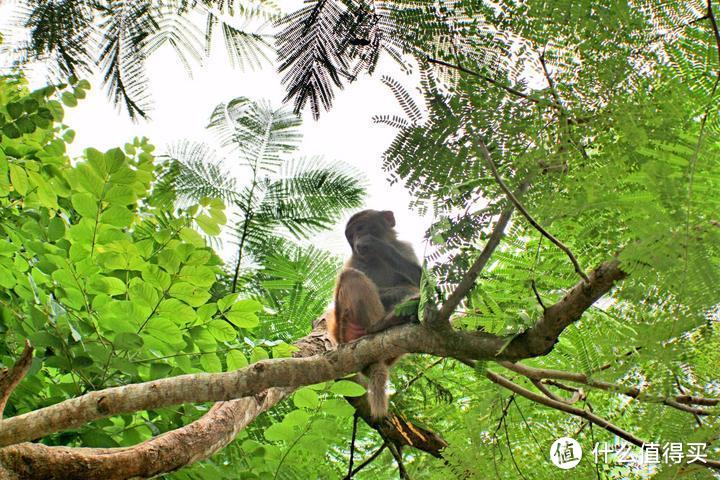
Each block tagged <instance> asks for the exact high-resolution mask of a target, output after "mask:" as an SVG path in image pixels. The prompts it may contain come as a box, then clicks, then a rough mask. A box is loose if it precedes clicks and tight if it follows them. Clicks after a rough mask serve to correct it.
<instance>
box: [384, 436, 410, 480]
mask: <svg viewBox="0 0 720 480" xmlns="http://www.w3.org/2000/svg"><path fill="white" fill-rule="evenodd" d="M388 449H390V453H392V456H393V457H395V462H396V463H397V466H398V473H400V478H401V479H402V480H410V475H408V472H407V470H405V465H404V464H403V459H402V452H401V451H400V448H399V447H397V446H396V445H395V444H393V443H388Z"/></svg>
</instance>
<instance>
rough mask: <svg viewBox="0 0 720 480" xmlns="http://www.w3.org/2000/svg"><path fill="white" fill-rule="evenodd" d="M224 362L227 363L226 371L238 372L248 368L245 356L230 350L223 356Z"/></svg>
mask: <svg viewBox="0 0 720 480" xmlns="http://www.w3.org/2000/svg"><path fill="white" fill-rule="evenodd" d="M225 361H226V362H227V369H228V371H233V370H239V369H241V368H244V367H247V366H248V361H247V358H245V355H243V354H242V352H239V351H237V350H230V351H229V352H228V353H227V355H226V356H225Z"/></svg>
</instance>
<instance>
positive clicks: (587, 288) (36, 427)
mask: <svg viewBox="0 0 720 480" xmlns="http://www.w3.org/2000/svg"><path fill="white" fill-rule="evenodd" d="M624 276H625V273H624V272H622V270H620V268H619V262H618V261H617V260H613V261H610V262H605V263H604V264H602V265H601V266H600V267H599V268H598V269H597V270H595V271H593V272H592V273H591V275H590V277H589V283H588V284H584V283H580V284H578V285H576V286H575V287H573V288H572V289H571V290H570V291H569V292H568V293H567V294H566V295H565V297H564V298H563V299H562V300H560V301H559V302H557V303H556V304H554V305H552V306H550V307H548V309H547V311H546V312H545V314H544V315H543V318H542V319H541V320H539V321H538V322H537V323H536V324H535V325H534V326H533V327H531V328H530V329H528V330H527V331H525V332H523V333H522V334H520V335H517V336H515V337H511V338H510V339H508V338H503V337H498V336H496V335H492V334H488V333H484V332H460V331H451V332H436V331H433V330H432V329H430V328H428V327H427V326H426V325H418V324H408V325H402V326H399V327H394V328H391V329H388V330H385V331H383V332H380V333H378V334H376V335H370V336H366V337H363V338H361V339H359V340H358V341H355V342H352V343H349V344H344V345H341V346H339V347H338V348H337V349H335V350H331V351H328V352H325V353H322V354H316V355H313V356H312V357H307V358H280V359H273V360H264V361H261V362H258V363H255V364H252V365H250V366H248V367H245V368H243V369H240V370H237V371H234V372H226V373H216V374H193V375H182V376H178V377H174V378H166V379H160V380H154V381H151V382H145V383H138V384H132V385H125V386H122V387H115V388H109V389H105V390H100V391H95V392H91V393H88V394H86V395H83V396H80V397H77V398H74V399H70V400H66V401H64V402H61V403H58V404H56V405H52V406H49V407H45V408H42V409H39V410H36V411H33V412H29V413H26V414H23V415H19V416H16V417H13V418H9V419H6V420H3V421H2V422H0V446H7V445H12V444H15V443H19V442H22V441H27V440H34V439H37V438H41V437H43V436H45V435H48V434H50V433H54V432H58V431H62V430H67V429H71V428H78V427H80V426H83V425H85V424H86V423H88V422H90V421H93V420H98V419H101V418H105V417H109V416H111V415H117V414H122V413H131V412H135V411H139V410H150V409H156V408H161V407H165V406H170V405H177V404H181V403H191V402H208V401H222V400H230V399H233V398H241V397H250V396H253V395H264V393H263V392H265V391H266V390H267V389H269V388H297V387H299V386H301V385H311V384H315V383H320V382H324V381H328V380H333V379H336V378H341V377H343V376H345V375H347V374H350V373H354V372H358V371H360V370H361V369H362V368H364V366H365V365H368V364H370V363H374V362H377V361H380V360H386V359H390V358H395V357H398V356H400V355H402V354H406V353H429V354H432V355H437V356H443V357H452V358H457V359H460V360H468V359H485V360H487V359H492V360H519V359H522V358H529V357H532V356H538V355H543V354H546V353H547V352H549V351H550V350H551V349H552V347H553V345H554V344H555V343H556V342H557V339H558V336H559V335H560V334H561V333H562V331H563V330H564V329H565V328H566V327H567V326H568V325H570V324H571V323H572V322H574V321H576V320H577V319H579V318H580V316H581V315H582V313H583V312H584V311H585V310H586V309H587V308H589V307H590V306H591V305H592V304H593V302H595V301H596V300H597V299H598V298H600V297H601V296H602V295H603V294H605V293H606V292H608V291H609V290H610V289H611V288H612V286H613V284H614V283H615V281H617V280H620V279H622V278H624ZM391 418H392V419H393V421H397V422H400V420H401V419H399V418H395V417H391ZM389 421H390V420H386V422H389ZM392 426H393V424H392V423H390V424H387V423H383V425H381V426H380V427H379V428H391V427H392ZM396 434H397V435H399V436H400V437H401V438H402V436H403V435H402V432H396ZM433 441H434V442H436V441H435V440H433ZM406 444H407V443H406ZM414 446H415V445H414Z"/></svg>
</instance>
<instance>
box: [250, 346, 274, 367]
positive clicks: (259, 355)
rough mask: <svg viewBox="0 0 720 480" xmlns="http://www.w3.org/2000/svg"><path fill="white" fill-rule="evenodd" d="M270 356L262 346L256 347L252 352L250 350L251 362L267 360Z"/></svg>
mask: <svg viewBox="0 0 720 480" xmlns="http://www.w3.org/2000/svg"><path fill="white" fill-rule="evenodd" d="M268 358H270V357H269V356H268V353H267V352H266V351H265V349H264V348H262V347H255V348H253V349H252V352H250V363H255V362H259V361H261V360H267V359H268Z"/></svg>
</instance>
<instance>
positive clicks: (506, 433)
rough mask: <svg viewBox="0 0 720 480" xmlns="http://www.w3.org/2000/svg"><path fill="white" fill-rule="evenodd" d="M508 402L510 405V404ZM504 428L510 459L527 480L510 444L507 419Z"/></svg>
mask: <svg viewBox="0 0 720 480" xmlns="http://www.w3.org/2000/svg"><path fill="white" fill-rule="evenodd" d="M513 398H514V397H511V398H510V403H512V402H513ZM510 403H508V405H510ZM503 427H504V428H503V430H505V442H506V443H507V448H508V452H509V453H510V460H512V463H513V465H514V466H515V470H517V472H518V473H519V474H520V478H522V479H523V480H527V478H526V477H525V475H524V474H523V472H522V470H520V465H518V464H517V461H516V460H515V453H514V452H513V449H512V446H510V434H509V433H508V427H507V421H505V422H503Z"/></svg>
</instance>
